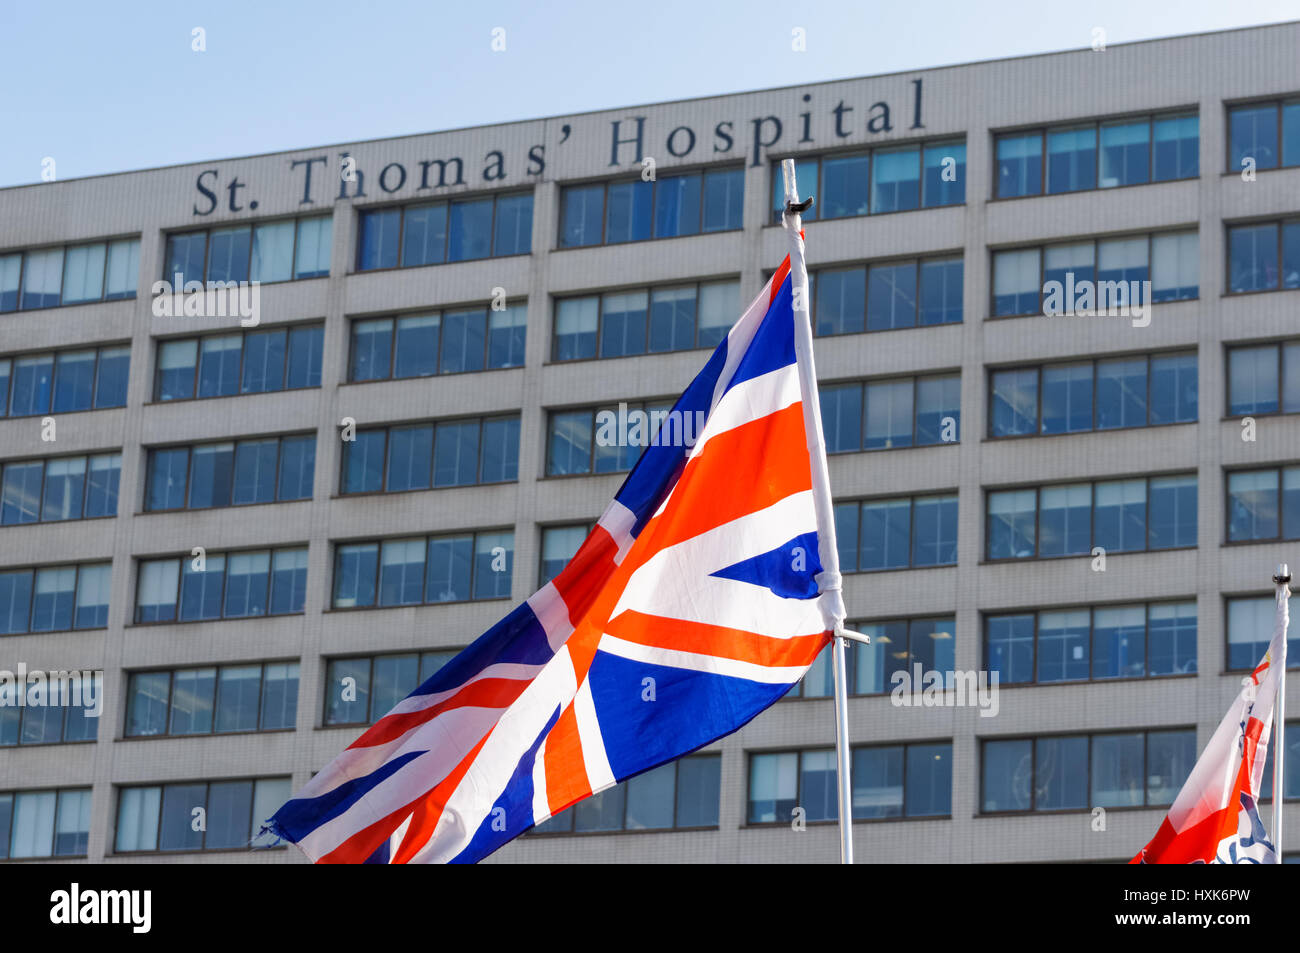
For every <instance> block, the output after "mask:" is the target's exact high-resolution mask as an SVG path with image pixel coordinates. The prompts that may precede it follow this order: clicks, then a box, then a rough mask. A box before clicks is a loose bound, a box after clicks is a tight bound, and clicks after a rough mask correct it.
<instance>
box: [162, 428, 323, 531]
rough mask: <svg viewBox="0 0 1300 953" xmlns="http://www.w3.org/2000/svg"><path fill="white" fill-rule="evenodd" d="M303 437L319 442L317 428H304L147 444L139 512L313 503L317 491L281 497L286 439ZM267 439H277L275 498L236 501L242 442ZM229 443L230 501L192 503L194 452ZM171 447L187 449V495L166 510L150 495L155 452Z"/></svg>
mask: <svg viewBox="0 0 1300 953" xmlns="http://www.w3.org/2000/svg"><path fill="white" fill-rule="evenodd" d="M301 437H311V438H312V439H313V440H314V441H316V440H317V433H316V431H314V430H301V431H294V432H291V433H274V434H263V435H261V436H245V437H237V438H234V439H230V440H204V441H201V442H199V443H174V444H157V445H155V446H146V447H144V448H143V449H144V451H145V465H144V497H143V500H142V504H141V509H140V512H139V513H138V514H136V515H139V516H143V515H145V514H147V513H204V512H208V511H211V510H226V509H232V508H238V507H245V506H270V505H273V504H278V503H306V502H310V501H311V500H312V499H313V498H314V495H315V494H314V492H313V494H312V495H311V496H304V497H295V498H293V499H280V473H281V470H282V468H283V462H284V460H283V457H284V442H285V441H286V440H293V439H297V438H301ZM267 440H274V441H275V442H276V447H275V476H274V478H273V480H272V482H273V483H274V484H275V499H273V500H260V501H257V502H254V503H236V502H235V501H234V500H235V465H236V459H237V458H238V455H239V447H240V445H241V444H251V443H261V442H263V441H267ZM317 442H319V441H317ZM227 443H228V444H230V445H231V451H230V453H231V457H230V468H231V469H230V502H228V503H219V504H217V505H215V506H191V505H190V491H191V489H192V488H193V485H194V451H195V450H197V449H200V448H202V447H218V446H221V445H222V444H227ZM316 449H317V448H316V447H315V446H313V448H312V482H313V484H314V483H315V467H316ZM169 450H184V451H185V452H186V457H185V488H184V491H183V493H184V497H185V505H184V506H172V507H167V508H163V509H154V508H152V507H150V506H149V496H150V493H151V491H152V487H153V476H154V460H155V457H154V454H156V453H159V452H164V451H169ZM313 490H314V486H313Z"/></svg>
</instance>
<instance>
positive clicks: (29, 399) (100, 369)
mask: <svg viewBox="0 0 1300 953" xmlns="http://www.w3.org/2000/svg"><path fill="white" fill-rule="evenodd" d="M130 364H131V348H130V347H127V346H121V347H101V348H86V349H83V350H75V351H57V352H54V353H48V352H47V353H44V354H27V355H24V356H22V357H15V358H7V357H5V358H0V417H4V416H9V417H32V416H39V415H41V414H48V413H50V412H51V411H53V412H54V413H56V414H62V413H71V412H73V411H78V410H91V409H92V408H93V409H96V410H100V409H103V408H105V407H125V406H126V381H127V372H128V368H129V367H130Z"/></svg>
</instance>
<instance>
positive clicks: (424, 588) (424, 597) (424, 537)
mask: <svg viewBox="0 0 1300 953" xmlns="http://www.w3.org/2000/svg"><path fill="white" fill-rule="evenodd" d="M501 533H509V534H510V536H511V549H510V551H509V552H510V562H511V566H510V586H511V589H512V591H513V588H514V583H515V566H514V559H515V554H516V552H517V550H516V549H515V548H514V546H515V543H516V542H517V539H516V534H515V528H514V526H513V525H511V526H497V527H483V528H478V529H466V530H460V531H454V530H453V531H443V532H437V533H423V534H420V533H416V534H413V535H406V534H404V535H400V536H366V537H361V538H357V539H335V540H331V541H330V546H331V548H332V549H333V552H332V554H331V559H330V570H331V572H330V587H329V605H328V607H327V608H326V609H325V611H326V612H368V611H372V610H375V609H413V608H420V607H430V606H451V605H468V604H470V603H474V602H493V601H500V600H502V599H509V598H511V593H509V592H508V593H506V594H505V595H504V596H480V597H476V596H475V595H474V591H475V588H476V586H477V583H478V566H477V562H476V560H475V559H474V556H475V555H476V554H477V553H478V539H479V537H480V536H484V535H497V534H501ZM463 536H468V537H470V576H469V598H468V599H443V600H440V601H438V602H430V601H428V594H429V593H428V590H429V543H430V541H432V540H435V539H455V538H458V537H463ZM415 540H419V541H420V542H421V543H422V544H423V546H424V552H423V559H424V571H423V574H422V576H421V579H420V601H419V602H407V603H395V604H393V605H383V604H381V603H380V601H379V597H380V587H381V585H382V578H381V577H382V573H383V563H382V560H383V551H384V544H385V543H396V542H412V541H415ZM372 544H373V545H374V546H375V601H374V603H373V604H371V605H364V606H359V605H354V606H339V605H335V602H336V601H337V596H336V593H337V583H338V577H339V559H340V553H339V550H340V549H341V548H342V547H344V546H368V545H372ZM339 657H340V658H345V657H346V658H351V656H339ZM358 657H359V656H358Z"/></svg>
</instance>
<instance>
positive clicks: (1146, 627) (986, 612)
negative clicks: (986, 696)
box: [979, 595, 1226, 688]
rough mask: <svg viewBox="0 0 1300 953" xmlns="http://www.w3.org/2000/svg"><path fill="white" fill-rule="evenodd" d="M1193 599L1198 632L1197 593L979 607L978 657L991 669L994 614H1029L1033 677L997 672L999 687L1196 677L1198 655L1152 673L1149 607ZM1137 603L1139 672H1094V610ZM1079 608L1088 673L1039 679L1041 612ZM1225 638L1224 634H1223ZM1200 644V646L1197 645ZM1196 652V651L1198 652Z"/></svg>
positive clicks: (1040, 686)
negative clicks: (1187, 667) (1185, 664)
mask: <svg viewBox="0 0 1300 953" xmlns="http://www.w3.org/2000/svg"><path fill="white" fill-rule="evenodd" d="M1188 602H1190V603H1192V604H1193V605H1197V619H1196V624H1197V634H1198V636H1199V633H1200V607H1199V605H1198V604H1197V599H1196V597H1195V596H1194V595H1193V596H1188V597H1187V598H1184V599H1163V598H1162V599H1155V600H1139V601H1137V602H1115V603H1088V604H1086V605H1061V606H1038V607H1030V608H1026V609H981V610H980V613H979V616H980V652H981V661H982V663H983V665H984V668H985V669H987V670H988V671H990V672H991V671H993V668H992V660H991V658H990V653H989V622H990V621H992V620H993V619H995V618H1000V617H1004V616H1016V615H1028V616H1032V617H1033V624H1034V633H1033V640H1032V642H1031V651H1032V656H1031V659H1030V669H1031V671H1032V674H1033V677H1032V678H1030V679H1024V680H1017V681H1007V680H1004V679H1002V677H1001V676H1000V675H999V678H998V684H999V685H1000V686H1001V687H1002V688H1010V687H1012V686H1021V685H1025V686H1034V687H1038V688H1043V687H1049V686H1056V685H1092V684H1109V683H1112V682H1137V681H1151V680H1159V679H1166V678H1195V677H1196V676H1197V674H1198V673H1199V670H1200V659H1199V658H1197V660H1196V662H1197V667H1196V669H1195V670H1193V671H1190V672H1169V673H1167V674H1163V675H1153V674H1151V610H1152V609H1153V608H1155V607H1157V606H1175V605H1180V604H1183V603H1188ZM1137 606H1141V607H1142V612H1143V623H1142V625H1143V648H1142V670H1143V672H1144V674H1142V675H1115V676H1109V677H1108V676H1101V677H1098V676H1097V675H1096V665H1095V662H1096V653H1095V652H1094V650H1093V649H1094V643H1093V639H1094V637H1095V636H1096V629H1097V610H1098V609H1127V608H1134V607H1137ZM1072 611H1073V612H1082V611H1086V612H1087V613H1088V677H1087V678H1069V679H1066V678H1061V679H1052V680H1049V681H1041V680H1040V679H1039V678H1038V637H1039V616H1041V615H1042V614H1043V613H1044V612H1072ZM1225 638H1226V636H1225ZM1198 648H1199V646H1198ZM1198 655H1199V652H1198Z"/></svg>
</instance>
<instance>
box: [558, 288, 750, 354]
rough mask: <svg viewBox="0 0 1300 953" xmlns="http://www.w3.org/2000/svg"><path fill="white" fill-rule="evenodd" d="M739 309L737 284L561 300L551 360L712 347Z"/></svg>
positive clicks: (723, 336)
mask: <svg viewBox="0 0 1300 953" xmlns="http://www.w3.org/2000/svg"><path fill="white" fill-rule="evenodd" d="M739 305H740V282H739V281H712V282H704V283H701V284H698V285H683V286H673V287H665V288H649V289H645V288H640V289H636V290H633V291H619V292H611V293H609V294H603V295H585V296H583V297H578V298H561V299H559V300H558V301H556V303H555V336H554V338H553V340H552V352H551V357H552V359H553V360H556V361H577V360H585V359H588V358H594V357H601V358H607V357H627V356H629V355H633V354H660V353H663V352H666V351H685V350H690V349H691V348H696V347H716V346H717V345H718V343H719V342H720V341H721V340H722V339H723V338H725V337H726V336H727V332H728V331H729V330H731V325H732V322H734V321H735V320H736V315H737V314H738V312H739Z"/></svg>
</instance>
